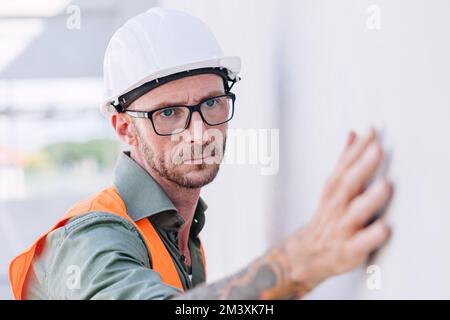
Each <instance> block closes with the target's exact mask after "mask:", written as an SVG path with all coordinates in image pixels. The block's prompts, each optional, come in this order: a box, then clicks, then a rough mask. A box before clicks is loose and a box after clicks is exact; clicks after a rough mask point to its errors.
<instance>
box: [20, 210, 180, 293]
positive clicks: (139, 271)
mask: <svg viewBox="0 0 450 320" xmlns="http://www.w3.org/2000/svg"><path fill="white" fill-rule="evenodd" d="M150 265H151V264H150V257H149V253H148V250H147V248H146V245H145V242H144V239H143V238H142V236H141V234H140V233H139V231H138V230H137V229H136V227H135V226H134V225H133V224H132V223H130V222H129V221H127V220H125V219H123V218H122V217H119V216H116V215H112V214H109V213H101V212H91V213H88V214H86V215H83V216H81V217H77V218H74V219H72V220H71V221H69V223H68V224H66V225H65V226H64V227H62V228H59V229H57V230H54V231H53V232H51V233H50V234H49V235H48V236H47V238H46V240H45V244H44V246H43V249H42V252H41V253H40V254H39V255H38V257H36V258H35V260H34V261H33V265H32V270H31V272H30V274H31V275H30V276H29V280H27V289H26V295H27V298H29V299H39V298H48V299H140V300H148V299H169V298H171V297H173V296H175V295H178V294H180V293H181V291H180V290H179V289H178V288H175V287H172V286H170V285H167V284H165V283H163V282H162V279H161V276H160V275H159V273H157V272H155V271H153V270H152V269H151V267H150Z"/></svg>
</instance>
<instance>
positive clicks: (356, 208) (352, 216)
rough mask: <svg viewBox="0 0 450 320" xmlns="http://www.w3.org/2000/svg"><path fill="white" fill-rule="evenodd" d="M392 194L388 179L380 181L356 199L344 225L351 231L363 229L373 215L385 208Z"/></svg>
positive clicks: (349, 209) (351, 204) (350, 207)
mask: <svg viewBox="0 0 450 320" xmlns="http://www.w3.org/2000/svg"><path fill="white" fill-rule="evenodd" d="M391 194H392V186H391V185H390V183H389V182H388V181H387V180H386V179H380V180H378V181H377V182H376V183H375V184H373V185H372V186H370V188H369V189H367V191H365V192H364V193H362V194H361V195H359V196H358V197H356V198H355V199H354V200H353V201H352V202H351V203H350V206H349V208H348V211H347V215H346V216H345V217H343V219H344V221H343V223H344V225H345V226H347V227H349V228H350V229H351V230H355V229H359V228H362V227H363V226H364V225H365V224H366V223H367V222H368V221H370V219H371V218H372V217H373V215H374V214H375V213H376V212H377V211H379V210H380V209H381V208H383V207H384V205H385V204H386V202H387V201H388V200H389V198H390V197H391Z"/></svg>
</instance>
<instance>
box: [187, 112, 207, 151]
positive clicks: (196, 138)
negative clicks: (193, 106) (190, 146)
mask: <svg viewBox="0 0 450 320" xmlns="http://www.w3.org/2000/svg"><path fill="white" fill-rule="evenodd" d="M187 130H188V132H189V134H188V135H187V138H188V139H189V140H190V141H187V142H191V143H201V144H202V143H203V142H204V141H203V137H204V133H205V130H206V127H205V123H204V122H203V119H202V117H201V116H200V114H199V113H198V112H193V113H192V116H191V123H189V127H188V128H187Z"/></svg>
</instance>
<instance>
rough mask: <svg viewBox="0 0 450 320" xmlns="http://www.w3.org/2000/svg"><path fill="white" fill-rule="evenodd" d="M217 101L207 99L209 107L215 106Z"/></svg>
mask: <svg viewBox="0 0 450 320" xmlns="http://www.w3.org/2000/svg"><path fill="white" fill-rule="evenodd" d="M216 103H217V101H216V99H211V100H207V101H206V102H205V104H206V106H207V107H214V106H215V105H216Z"/></svg>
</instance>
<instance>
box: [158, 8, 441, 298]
mask: <svg viewBox="0 0 450 320" xmlns="http://www.w3.org/2000/svg"><path fill="white" fill-rule="evenodd" d="M162 4H164V5H168V6H171V7H175V8H179V9H182V10H186V11H188V12H191V13H192V14H194V15H197V16H199V17H200V18H202V19H204V20H205V21H206V22H207V23H208V24H210V25H211V27H212V29H213V30H214V32H215V33H216V34H217V37H218V38H219V41H221V43H222V44H223V47H224V49H225V51H226V52H227V53H229V54H239V55H241V56H242V58H243V73H242V76H243V79H244V80H243V82H242V83H241V84H239V85H238V89H237V93H238V94H239V96H238V98H239V104H238V116H237V118H236V119H235V122H234V123H233V126H235V127H243V128H272V127H274V128H279V129H280V137H281V144H280V161H281V163H280V172H279V174H278V175H277V176H275V177H269V178H268V177H264V176H261V175H259V174H258V170H257V169H255V168H254V167H251V166H244V167H242V166H229V167H225V168H224V169H223V170H222V172H221V175H220V177H219V178H218V179H217V181H215V182H214V183H213V184H212V185H211V186H210V187H208V188H207V189H206V190H205V192H204V196H205V198H206V199H207V200H209V202H210V204H211V206H210V210H209V211H208V223H207V227H206V231H205V234H204V238H205V240H206V248H207V250H208V256H209V261H210V270H211V275H212V276H213V278H216V277H219V276H222V275H225V274H227V273H229V272H231V271H233V270H235V269H236V268H238V267H239V266H243V265H245V264H246V263H247V262H248V261H249V260H250V259H251V258H253V257H255V256H257V255H258V254H260V253H262V252H263V251H264V250H265V249H266V248H267V247H268V246H270V245H271V244H274V243H276V241H278V240H280V239H282V238H283V237H285V236H286V235H287V234H288V233H289V232H291V231H294V230H295V229H296V228H298V227H299V226H301V225H303V224H304V223H306V222H307V221H308V220H309V218H310V216H311V215H312V213H313V212H314V209H315V207H316V205H317V200H318V197H319V194H320V192H321V189H322V187H323V183H324V180H325V178H326V177H327V175H328V173H329V172H330V170H331V168H332V166H333V164H334V162H335V159H336V158H337V155H338V153H339V152H340V150H341V148H342V146H343V144H344V141H345V136H346V134H347V132H348V131H349V130H350V129H357V130H361V129H363V128H364V127H366V126H367V125H368V124H374V125H376V126H377V127H378V128H379V129H381V130H382V132H383V142H384V145H385V147H386V149H387V152H388V157H387V158H388V159H389V160H390V161H389V163H385V168H384V171H385V172H386V173H387V174H388V175H389V177H390V178H391V180H392V181H393V183H394V185H395V197H394V199H393V201H392V203H391V204H390V206H389V208H388V210H387V214H386V218H387V219H388V221H389V223H390V224H391V225H392V228H393V237H392V239H391V241H390V243H389V244H388V245H387V246H386V247H385V248H384V249H383V250H382V251H381V252H379V254H378V256H377V257H376V260H375V261H373V262H372V263H375V264H377V265H378V266H379V267H380V268H381V269H380V270H381V289H380V290H369V289H367V287H366V280H367V278H368V275H367V274H366V273H365V268H361V269H360V270H357V271H355V272H353V273H351V274H347V275H344V276H341V277H337V278H335V279H332V280H329V281H327V282H325V283H324V284H323V285H322V286H320V287H319V288H318V289H317V290H316V291H315V292H314V293H313V294H311V295H310V298H368V297H373V298H419V297H420V298H435V297H446V298H449V297H450V288H448V287H447V285H446V283H447V281H446V280H448V276H447V275H446V271H447V270H449V267H450V259H449V254H448V253H447V252H448V251H449V250H448V249H449V246H450V241H449V240H450V239H448V232H446V231H447V229H448V227H449V226H450V215H449V214H448V212H449V211H450V200H449V197H448V193H449V191H448V190H450V188H449V187H450V170H449V169H448V163H450V161H449V160H450V151H449V149H448V142H447V140H448V137H449V136H450V126H449V121H450V81H449V80H450V59H449V57H450V36H449V32H450V19H449V18H448V17H449V14H450V2H448V1H445V0H432V1H425V0H414V1H406V0H389V1H388V0H380V1H366V0H341V1H332V0H328V1H327V0H309V1H307V0H303V1H294V0H291V1H283V2H277V1H245V2H243V1H239V2H238V1H190V2H189V3H187V2H184V1H162ZM377 15H378V16H377ZM377 18H379V19H378V20H377ZM378 22H379V24H377V23H378ZM378 27H379V28H378ZM255 111H258V112H259V111H261V113H259V116H255ZM236 221H241V224H236ZM249 232H250V234H251V235H250V236H249Z"/></svg>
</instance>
